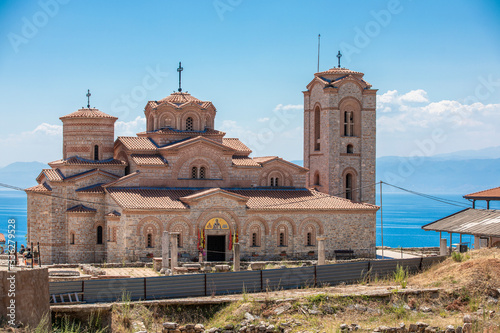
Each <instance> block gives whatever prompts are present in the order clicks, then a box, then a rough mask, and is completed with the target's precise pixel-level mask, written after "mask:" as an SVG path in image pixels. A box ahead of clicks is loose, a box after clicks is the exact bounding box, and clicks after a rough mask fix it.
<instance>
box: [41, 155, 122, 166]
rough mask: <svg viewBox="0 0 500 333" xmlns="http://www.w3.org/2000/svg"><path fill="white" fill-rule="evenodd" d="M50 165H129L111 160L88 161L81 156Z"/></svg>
mask: <svg viewBox="0 0 500 333" xmlns="http://www.w3.org/2000/svg"><path fill="white" fill-rule="evenodd" d="M49 164H50V165H125V164H127V163H125V162H123V161H120V160H115V159H113V158H109V159H106V160H88V159H86V158H81V157H79V156H72V157H69V158H67V159H65V160H59V161H54V162H51V163H49Z"/></svg>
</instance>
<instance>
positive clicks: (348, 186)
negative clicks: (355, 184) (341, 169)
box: [345, 173, 352, 200]
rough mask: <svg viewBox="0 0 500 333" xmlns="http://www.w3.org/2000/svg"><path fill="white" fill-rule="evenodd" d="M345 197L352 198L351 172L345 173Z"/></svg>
mask: <svg viewBox="0 0 500 333" xmlns="http://www.w3.org/2000/svg"><path fill="white" fill-rule="evenodd" d="M345 197H346V199H349V200H352V175H351V174H350V173H348V174H347V175H345Z"/></svg>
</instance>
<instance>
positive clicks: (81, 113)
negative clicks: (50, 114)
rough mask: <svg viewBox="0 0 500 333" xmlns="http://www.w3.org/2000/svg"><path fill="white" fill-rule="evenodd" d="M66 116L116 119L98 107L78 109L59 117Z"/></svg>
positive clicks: (64, 117)
mask: <svg viewBox="0 0 500 333" xmlns="http://www.w3.org/2000/svg"><path fill="white" fill-rule="evenodd" d="M67 118H109V119H118V118H117V117H113V116H111V115H109V114H107V113H104V112H102V111H99V110H98V109H80V110H78V111H75V112H73V113H70V114H68V115H65V116H63V117H60V118H59V119H61V120H62V119H67Z"/></svg>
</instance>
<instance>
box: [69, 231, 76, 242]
mask: <svg viewBox="0 0 500 333" xmlns="http://www.w3.org/2000/svg"><path fill="white" fill-rule="evenodd" d="M69 243H70V244H75V234H74V233H73V232H72V233H71V234H70V235H69Z"/></svg>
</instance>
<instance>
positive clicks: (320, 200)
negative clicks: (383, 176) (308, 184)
mask: <svg viewBox="0 0 500 333" xmlns="http://www.w3.org/2000/svg"><path fill="white" fill-rule="evenodd" d="M230 191H231V192H234V193H237V194H240V195H243V196H246V197H249V198H250V199H249V200H248V202H247V206H248V208H249V209H256V210H257V209H258V210H377V209H378V207H377V206H374V205H370V204H365V203H355V202H352V201H351V200H347V199H343V198H339V197H334V196H331V195H328V194H324V193H321V192H318V191H315V190H308V189H290V190H287V189H276V190H273V189H243V190H230Z"/></svg>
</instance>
